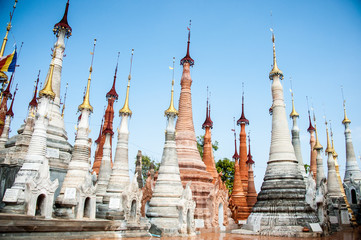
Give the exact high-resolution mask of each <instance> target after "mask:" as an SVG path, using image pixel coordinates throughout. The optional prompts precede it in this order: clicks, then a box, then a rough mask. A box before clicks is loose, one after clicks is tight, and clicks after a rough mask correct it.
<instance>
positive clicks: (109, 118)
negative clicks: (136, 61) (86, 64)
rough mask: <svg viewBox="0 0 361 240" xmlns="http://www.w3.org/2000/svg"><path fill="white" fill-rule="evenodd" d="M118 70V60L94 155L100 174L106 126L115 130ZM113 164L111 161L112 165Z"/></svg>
mask: <svg viewBox="0 0 361 240" xmlns="http://www.w3.org/2000/svg"><path fill="white" fill-rule="evenodd" d="M118 59H119V53H118ZM117 71H118V61H117V66H116V67H115V73H114V80H113V85H112V88H111V89H110V90H109V92H108V93H107V95H106V98H107V100H108V106H107V109H106V110H105V115H104V125H103V124H102V126H101V129H100V133H99V137H98V139H97V140H96V143H97V150H96V151H95V157H94V163H93V171H94V172H95V173H96V174H97V175H98V174H99V169H100V165H101V162H102V158H103V146H104V143H105V133H104V131H105V128H106V127H107V126H108V127H109V128H110V129H111V130H112V131H113V119H114V107H113V106H114V101H115V100H118V93H117V91H116V90H115V82H116V80H117ZM112 139H113V138H110V159H112V145H113V144H112ZM112 165H113V163H112V161H111V166H112Z"/></svg>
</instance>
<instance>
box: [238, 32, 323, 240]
mask: <svg viewBox="0 0 361 240" xmlns="http://www.w3.org/2000/svg"><path fill="white" fill-rule="evenodd" d="M272 42H273V69H272V70H271V72H270V74H269V78H270V79H271V80H272V81H273V83H272V87H271V88H272V98H273V104H272V111H273V114H272V137H271V146H270V154H269V160H268V162H267V169H266V173H265V176H264V181H263V183H262V187H261V192H260V193H259V194H258V201H257V203H256V204H255V205H254V207H253V209H252V213H251V215H250V216H249V217H248V219H247V224H245V225H243V229H248V230H252V231H254V232H258V233H259V234H266V235H278V236H296V235H298V234H299V233H301V232H302V231H303V229H304V227H307V228H308V229H311V227H310V225H309V224H310V223H316V222H317V221H318V219H317V217H316V215H315V212H314V210H313V209H312V208H311V207H310V206H309V205H308V204H307V203H306V201H305V194H306V187H305V183H304V181H303V176H302V175H301V174H300V172H299V169H298V161H297V159H296V156H295V152H294V149H293V146H292V143H291V138H290V134H289V130H288V123H287V117H286V109H285V103H284V97H283V87H282V84H281V79H283V73H282V71H281V70H280V69H279V68H278V67H277V61H276V50H275V44H274V35H273V34H272Z"/></svg>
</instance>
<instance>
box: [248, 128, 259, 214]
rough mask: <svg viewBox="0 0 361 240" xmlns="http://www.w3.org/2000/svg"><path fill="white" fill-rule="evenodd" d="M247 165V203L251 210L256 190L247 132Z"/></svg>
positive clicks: (255, 200)
mask: <svg viewBox="0 0 361 240" xmlns="http://www.w3.org/2000/svg"><path fill="white" fill-rule="evenodd" d="M246 163H247V165H248V185H247V187H248V188H247V194H246V197H247V205H248V208H249V210H250V211H252V208H253V206H254V205H255V204H256V202H257V196H258V195H257V192H256V187H255V186H254V175H253V167H252V166H253V165H254V161H253V157H252V154H251V137H250V135H249V133H248V160H247V162H246Z"/></svg>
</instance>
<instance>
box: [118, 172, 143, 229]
mask: <svg viewBox="0 0 361 240" xmlns="http://www.w3.org/2000/svg"><path fill="white" fill-rule="evenodd" d="M137 178H138V173H135V175H134V177H133V181H132V182H131V184H130V185H129V187H128V188H127V189H126V190H125V191H124V192H123V193H122V202H123V209H124V217H125V220H126V221H127V222H128V223H136V224H140V220H141V213H140V208H141V203H142V196H143V192H142V190H141V189H140V188H139V187H138V182H137Z"/></svg>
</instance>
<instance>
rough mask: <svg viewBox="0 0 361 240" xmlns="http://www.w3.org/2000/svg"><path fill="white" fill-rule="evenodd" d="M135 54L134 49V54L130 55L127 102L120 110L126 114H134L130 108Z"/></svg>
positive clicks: (120, 112)
mask: <svg viewBox="0 0 361 240" xmlns="http://www.w3.org/2000/svg"><path fill="white" fill-rule="evenodd" d="M133 55H134V49H132V55H131V57H130V70H129V76H128V86H127V95H126V96H125V102H124V106H123V108H122V109H120V110H119V114H124V115H129V116H132V111H131V110H130V109H129V88H130V79H132V75H131V73H132V64H133Z"/></svg>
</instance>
